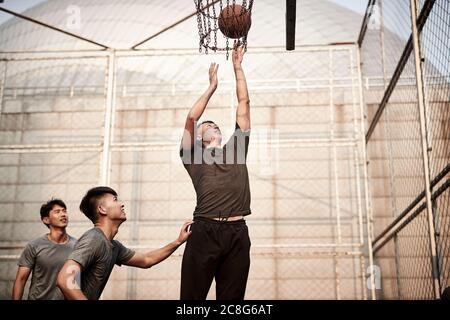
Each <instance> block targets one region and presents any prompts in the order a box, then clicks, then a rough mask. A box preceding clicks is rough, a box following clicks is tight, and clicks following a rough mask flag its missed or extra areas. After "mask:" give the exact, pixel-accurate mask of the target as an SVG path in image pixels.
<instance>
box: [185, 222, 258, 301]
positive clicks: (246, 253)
mask: <svg viewBox="0 0 450 320" xmlns="http://www.w3.org/2000/svg"><path fill="white" fill-rule="evenodd" d="M194 221H195V222H194V224H192V226H191V230H192V234H191V236H190V237H189V238H188V240H187V243H186V248H185V249H184V254H183V262H182V265H181V299H182V300H205V299H206V296H207V295H208V291H209V288H210V287H211V283H212V280H213V278H215V279H216V298H217V300H243V299H244V295H245V288H246V285H247V278H248V271H249V268H250V245H251V244H250V238H249V236H248V228H247V225H246V223H245V220H238V221H229V222H222V221H216V220H211V219H207V218H203V217H196V218H194Z"/></svg>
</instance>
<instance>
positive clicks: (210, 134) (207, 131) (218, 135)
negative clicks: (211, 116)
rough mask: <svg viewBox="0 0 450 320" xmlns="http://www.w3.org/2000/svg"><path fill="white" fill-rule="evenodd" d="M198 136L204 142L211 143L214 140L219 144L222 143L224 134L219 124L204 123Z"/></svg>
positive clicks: (199, 129)
mask: <svg viewBox="0 0 450 320" xmlns="http://www.w3.org/2000/svg"><path fill="white" fill-rule="evenodd" d="M198 135H199V136H200V137H201V138H202V141H203V142H206V143H210V142H211V141H212V140H213V138H214V140H216V141H218V142H219V143H220V142H222V132H221V131H220V128H219V126H218V125H217V124H215V123H214V122H206V123H203V124H202V125H201V126H200V128H198Z"/></svg>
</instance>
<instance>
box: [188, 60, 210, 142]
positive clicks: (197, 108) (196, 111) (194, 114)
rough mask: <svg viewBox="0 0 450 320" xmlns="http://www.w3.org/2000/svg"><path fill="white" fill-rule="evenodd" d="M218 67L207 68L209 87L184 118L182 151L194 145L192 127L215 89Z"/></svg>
mask: <svg viewBox="0 0 450 320" xmlns="http://www.w3.org/2000/svg"><path fill="white" fill-rule="evenodd" d="M218 68H219V65H218V64H216V63H211V66H210V67H209V87H208V89H206V91H205V92H204V93H203V94H202V95H201V97H200V98H199V99H198V100H197V101H196V102H195V104H194V105H193V106H192V108H191V110H190V111H189V113H188V115H187V117H186V123H185V125H184V132H183V139H182V140H181V146H182V148H183V149H191V148H192V146H193V144H194V140H195V137H194V126H195V122H196V121H198V119H200V117H201V116H202V114H203V111H205V108H206V105H207V104H208V101H209V99H210V98H211V96H212V95H213V94H214V92H215V91H216V89H217V83H218V81H217V69H218Z"/></svg>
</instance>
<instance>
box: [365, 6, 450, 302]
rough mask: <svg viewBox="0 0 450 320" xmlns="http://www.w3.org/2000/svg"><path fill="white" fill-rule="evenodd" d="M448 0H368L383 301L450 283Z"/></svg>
mask: <svg viewBox="0 0 450 320" xmlns="http://www.w3.org/2000/svg"><path fill="white" fill-rule="evenodd" d="M449 37H450V3H449V2H448V1H446V0H436V1H433V0H430V1H428V0H427V1H425V0H424V1H420V2H419V1H417V0H402V1H383V0H371V1H369V4H368V7H367V12H366V17H365V20H364V23H363V27H362V30H361V34H360V38H359V44H360V52H361V56H362V63H363V64H362V77H363V87H364V100H365V107H366V116H367V127H368V129H367V131H366V143H367V157H368V161H369V165H368V169H369V181H370V191H371V193H370V194H371V197H370V202H371V215H372V219H373V230H372V237H373V243H372V245H373V249H374V258H375V264H376V265H378V266H379V268H380V269H379V270H380V272H381V290H378V291H377V292H378V297H379V298H383V299H434V298H439V297H440V293H441V292H442V291H443V290H444V289H445V288H446V287H447V286H449V275H448V268H449V264H448V256H449V253H448V248H449V239H448V225H449V220H448V216H449V207H448V205H449V204H448V189H447V188H448V186H449V180H448V178H449V174H448V173H449V169H450V163H449V160H450V151H449V139H450V134H449V131H448V128H449V126H448V123H449V122H448V121H449V107H450V96H449V93H450V91H449V85H450V72H449V71H450V68H449V61H450V50H449V40H450V38H449Z"/></svg>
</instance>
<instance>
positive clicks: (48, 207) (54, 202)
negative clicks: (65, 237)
mask: <svg viewBox="0 0 450 320" xmlns="http://www.w3.org/2000/svg"><path fill="white" fill-rule="evenodd" d="M54 206H61V207H63V208H64V209H66V210H67V206H66V204H65V203H64V201H62V200H61V199H56V198H52V199H50V200H48V201H47V202H46V203H44V204H43V205H42V206H41V220H44V218H45V217H48V215H49V214H50V211H52V209H53V207H54ZM42 222H44V221H42ZM44 224H45V225H46V226H47V227H48V224H46V223H44Z"/></svg>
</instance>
